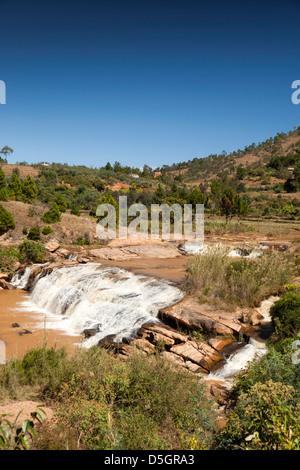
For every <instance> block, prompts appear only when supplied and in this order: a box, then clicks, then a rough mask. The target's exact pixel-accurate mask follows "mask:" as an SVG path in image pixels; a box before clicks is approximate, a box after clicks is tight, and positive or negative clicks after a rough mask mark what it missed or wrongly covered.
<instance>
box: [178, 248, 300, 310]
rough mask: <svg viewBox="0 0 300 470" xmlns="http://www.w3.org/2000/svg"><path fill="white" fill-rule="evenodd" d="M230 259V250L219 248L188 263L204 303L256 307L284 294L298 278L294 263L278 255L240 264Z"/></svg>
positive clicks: (192, 283)
mask: <svg viewBox="0 0 300 470" xmlns="http://www.w3.org/2000/svg"><path fill="white" fill-rule="evenodd" d="M227 255H228V250H227V249H224V248H219V247H215V248H212V249H211V250H208V252H207V253H205V254H199V255H196V256H193V257H192V258H190V260H189V261H188V264H187V283H188V286H189V287H190V289H191V291H192V292H193V293H194V294H196V295H197V296H199V297H200V298H201V300H202V301H210V302H218V303H223V304H224V305H225V306H229V307H232V306H240V307H254V306H257V305H258V304H259V303H260V302H261V301H262V300H263V299H264V298H266V297H268V296H270V295H272V294H278V293H280V292H282V290H283V288H284V285H285V284H287V283H289V282H291V280H293V276H294V274H295V264H294V262H293V261H292V260H289V259H288V258H287V257H286V256H284V255H282V254H280V253H277V252H272V253H270V254H264V256H262V257H258V258H243V259H240V260H233V259H232V258H230V257H228V256H227Z"/></svg>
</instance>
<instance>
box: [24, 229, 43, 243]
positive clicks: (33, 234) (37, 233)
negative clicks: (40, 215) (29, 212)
mask: <svg viewBox="0 0 300 470" xmlns="http://www.w3.org/2000/svg"><path fill="white" fill-rule="evenodd" d="M27 238H28V239H29V240H40V239H41V230H40V227H31V229H30V230H29V233H28V237H27Z"/></svg>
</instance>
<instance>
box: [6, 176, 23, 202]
mask: <svg viewBox="0 0 300 470" xmlns="http://www.w3.org/2000/svg"><path fill="white" fill-rule="evenodd" d="M8 196H9V198H11V199H16V200H17V199H19V198H21V196H22V182H21V180H20V177H19V175H18V174H17V173H13V174H12V175H11V178H10V180H9V181H8Z"/></svg>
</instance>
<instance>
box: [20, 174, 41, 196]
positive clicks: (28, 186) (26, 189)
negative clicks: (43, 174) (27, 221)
mask: <svg viewBox="0 0 300 470" xmlns="http://www.w3.org/2000/svg"><path fill="white" fill-rule="evenodd" d="M37 195H38V189H37V187H36V184H35V182H34V181H33V179H32V178H31V176H30V175H29V176H27V178H26V180H25V181H24V183H23V186H22V201H24V202H33V201H34V200H35V199H36V198H37Z"/></svg>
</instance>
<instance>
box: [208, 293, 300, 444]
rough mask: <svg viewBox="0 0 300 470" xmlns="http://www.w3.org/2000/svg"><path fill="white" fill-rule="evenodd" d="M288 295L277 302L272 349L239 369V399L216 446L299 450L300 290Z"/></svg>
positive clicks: (234, 392) (233, 396)
mask: <svg viewBox="0 0 300 470" xmlns="http://www.w3.org/2000/svg"><path fill="white" fill-rule="evenodd" d="M296 290H297V291H298V292H295V293H287V294H285V295H283V296H282V297H281V298H280V299H279V300H278V301H277V302H275V304H274V306H273V307H272V314H273V315H274V317H273V322H274V326H275V331H274V333H273V334H272V335H271V337H270V338H269V340H268V348H269V350H268V353H267V354H266V355H265V356H263V358H262V359H260V360H259V361H256V362H254V363H252V364H251V365H249V366H248V368H247V369H246V370H245V371H244V372H243V373H242V374H240V376H239V377H238V378H237V380H236V383H235V385H234V387H233V389H232V390H231V394H230V397H229V398H230V399H231V400H232V401H235V406H234V407H233V410H232V411H231V412H230V413H229V414H228V417H227V423H226V427H225V429H224V430H223V431H222V432H221V433H220V434H218V436H217V438H216V444H215V447H216V448H217V449H227V450H230V449H244V450H300V419H299V418H300V408H299V399H300V362H299V354H298V356H297V357H296V360H295V357H294V354H295V351H296V352H297V350H295V345H296V348H298V351H299V344H300V336H299V333H300V325H299V312H300V311H299V305H300V293H299V286H297V287H296Z"/></svg>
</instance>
